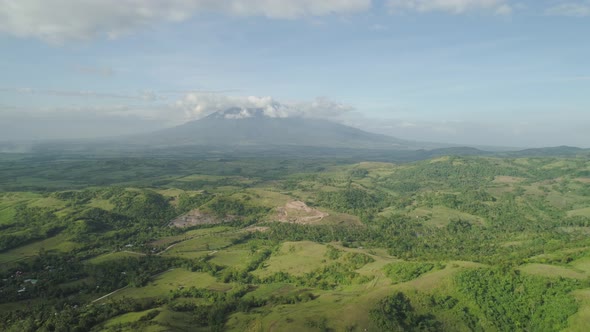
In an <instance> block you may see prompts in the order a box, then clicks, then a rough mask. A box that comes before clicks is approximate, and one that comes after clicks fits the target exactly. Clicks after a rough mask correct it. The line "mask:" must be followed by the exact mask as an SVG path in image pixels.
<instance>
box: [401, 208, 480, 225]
mask: <svg viewBox="0 0 590 332" xmlns="http://www.w3.org/2000/svg"><path fill="white" fill-rule="evenodd" d="M408 215H409V216H411V217H416V218H425V221H424V223H425V224H427V225H431V226H436V227H444V226H446V225H448V224H449V222H450V221H451V220H452V219H461V220H466V221H469V222H471V223H473V224H478V225H482V224H484V223H485V221H484V219H483V218H481V217H478V216H474V215H472V214H469V213H465V212H461V211H457V210H454V209H450V208H447V207H444V206H434V207H433V208H427V207H419V208H417V209H415V210H412V211H410V212H408Z"/></svg>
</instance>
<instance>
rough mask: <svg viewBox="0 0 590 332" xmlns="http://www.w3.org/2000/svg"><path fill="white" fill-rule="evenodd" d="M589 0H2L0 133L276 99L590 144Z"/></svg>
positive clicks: (183, 114) (364, 122) (52, 130)
mask: <svg viewBox="0 0 590 332" xmlns="http://www.w3.org/2000/svg"><path fill="white" fill-rule="evenodd" d="M589 33H590V2H589V1H575V0H567V1H560V0H551V1H549V0H547V1H509V0H459V1H457V0H453V1H451V0H384V1H371V0H324V1H315V0H299V1H295V0H293V1H286V0H251V1H245V0H223V1H207V0H176V1H169V2H167V3H166V4H164V2H160V1H144V2H141V3H138V2H137V1H132V0H117V1H115V0H108V1H107V0H101V1H99V0H96V1H92V0H86V1H65V0H54V1H43V0H37V1H35V0H28V1H11V0H0V50H1V53H2V57H1V61H0V72H1V73H2V75H0V140H31V139H34V140H38V139H55V138H68V139H72V138H89V137H101V136H117V135H126V134H133V133H140V132H150V131H154V130H158V129H162V128H165V127H170V126H175V125H180V124H182V123H185V122H187V121H191V120H196V119H200V118H202V117H204V116H207V115H209V114H211V113H213V112H215V111H219V110H223V109H225V108H228V107H234V106H237V107H261V108H265V107H269V106H270V105H275V106H276V105H281V106H280V107H278V108H279V109H282V110H284V112H282V113H281V114H277V116H283V117H290V116H297V117H307V118H322V119H330V120H332V121H336V122H340V123H343V124H347V125H351V126H355V127H358V128H361V129H364V130H367V131H372V132H376V133H382V134H387V135H391V136H395V137H399V138H402V139H408V140H420V141H429V142H445V143H457V144H466V145H489V146H515V147H540V146H557V145H573V146H579V147H590V143H588V142H590V130H588V128H589V127H590V112H589V111H588V110H589V106H590V98H588V91H590V89H589V88H590V71H589V70H588V68H590V66H589V65H590V63H589V61H588V59H590V44H589V43H588V34H589Z"/></svg>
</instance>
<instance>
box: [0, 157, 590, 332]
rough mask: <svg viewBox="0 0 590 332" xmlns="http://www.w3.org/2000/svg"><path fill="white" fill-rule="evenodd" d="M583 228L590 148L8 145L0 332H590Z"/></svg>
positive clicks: (0, 172) (588, 204)
mask: <svg viewBox="0 0 590 332" xmlns="http://www.w3.org/2000/svg"><path fill="white" fill-rule="evenodd" d="M359 158H360V157H359ZM589 235H590V160H589V159H588V158H587V156H586V155H581V156H575V155H569V156H550V155H526V156H513V155H510V154H505V155H495V156H487V155H486V156H458V155H448V156H429V157H428V158H426V159H424V160H417V161H416V160H415V161H408V160H398V161H393V160H389V161H387V160H380V161H376V160H373V161H367V160H365V159H355V158H320V157H318V158H307V159H301V158H299V157H293V158H288V157H284V158H281V157H280V156H277V155H269V156H265V157H257V158H250V157H248V156H242V157H240V158H229V157H219V156H215V157H209V158H205V157H194V158H192V157H189V156H187V157H184V158H181V157H179V156H165V155H160V156H152V157H147V156H143V155H137V156H133V155H129V156H119V155H112V156H109V155H99V156H92V155H75V154H69V155H53V154H52V153H51V152H46V153H35V154H26V153H25V154H16V153H15V154H9V153H4V154H0V330H2V331H139V330H141V331H187V330H190V331H286V330H290V331H585V330H587V326H590V236H589Z"/></svg>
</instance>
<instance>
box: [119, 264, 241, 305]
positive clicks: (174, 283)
mask: <svg viewBox="0 0 590 332" xmlns="http://www.w3.org/2000/svg"><path fill="white" fill-rule="evenodd" d="M220 286H221V287H229V288H231V286H230V285H227V284H218V283H217V281H216V279H215V277H212V276H211V275H209V274H207V273H202V272H191V271H188V270H186V269H182V268H177V269H174V270H171V271H167V272H164V273H162V274H160V275H158V276H157V277H155V278H154V279H153V280H152V281H150V282H149V283H148V284H147V285H146V286H144V287H137V288H136V287H127V288H125V289H122V290H121V291H119V292H117V293H115V294H113V296H111V297H109V298H123V297H133V298H152V297H160V296H167V295H168V294H169V293H170V291H173V290H177V289H182V288H190V287H196V288H211V289H213V288H215V289H219V287H220ZM109 298H107V299H109Z"/></svg>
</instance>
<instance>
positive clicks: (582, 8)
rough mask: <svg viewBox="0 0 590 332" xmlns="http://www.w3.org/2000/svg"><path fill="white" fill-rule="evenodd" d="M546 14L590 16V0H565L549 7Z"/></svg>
mask: <svg viewBox="0 0 590 332" xmlns="http://www.w3.org/2000/svg"><path fill="white" fill-rule="evenodd" d="M545 13H546V14H548V15H552V16H572V17H588V16H590V1H577V2H564V3H561V4H557V5H555V6H553V7H550V8H548V9H547V10H546V11H545Z"/></svg>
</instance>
